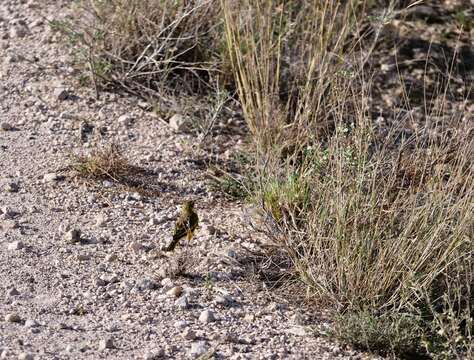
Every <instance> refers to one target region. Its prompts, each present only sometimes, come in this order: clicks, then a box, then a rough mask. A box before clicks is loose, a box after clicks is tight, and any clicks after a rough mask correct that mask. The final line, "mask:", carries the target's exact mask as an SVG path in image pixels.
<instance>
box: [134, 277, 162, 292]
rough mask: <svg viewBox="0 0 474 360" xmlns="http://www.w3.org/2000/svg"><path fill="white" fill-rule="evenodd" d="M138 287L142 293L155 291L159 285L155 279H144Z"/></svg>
mask: <svg viewBox="0 0 474 360" xmlns="http://www.w3.org/2000/svg"><path fill="white" fill-rule="evenodd" d="M137 287H138V288H139V289H140V290H142V291H143V290H155V289H157V288H158V283H157V282H156V281H155V280H153V279H150V278H144V279H142V280H140V281H139V282H138V284H137Z"/></svg>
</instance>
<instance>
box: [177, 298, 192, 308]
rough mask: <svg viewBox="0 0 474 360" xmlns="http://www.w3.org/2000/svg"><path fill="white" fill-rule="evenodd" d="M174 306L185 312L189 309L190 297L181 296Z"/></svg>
mask: <svg viewBox="0 0 474 360" xmlns="http://www.w3.org/2000/svg"><path fill="white" fill-rule="evenodd" d="M174 304H175V305H176V306H177V307H178V308H180V309H183V310H186V309H189V302H188V297H187V296H181V297H180V298H178V299H176V301H175V302H174Z"/></svg>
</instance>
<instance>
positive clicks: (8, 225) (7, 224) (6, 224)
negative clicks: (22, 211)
mask: <svg viewBox="0 0 474 360" xmlns="http://www.w3.org/2000/svg"><path fill="white" fill-rule="evenodd" d="M19 227H20V225H18V223H17V222H16V221H15V220H4V221H3V222H2V228H4V229H6V230H13V229H18V228H19Z"/></svg>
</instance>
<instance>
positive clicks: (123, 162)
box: [71, 144, 136, 183]
mask: <svg viewBox="0 0 474 360" xmlns="http://www.w3.org/2000/svg"><path fill="white" fill-rule="evenodd" d="M71 167H72V168H73V169H74V170H75V171H76V172H77V173H78V174H79V175H81V176H83V177H86V178H88V179H95V180H98V179H100V180H104V179H106V180H111V181H114V182H117V183H121V182H123V181H124V180H125V179H126V178H127V177H128V176H129V175H130V174H133V173H134V171H135V170H136V168H135V167H134V166H132V165H130V163H129V162H128V160H127V159H125V158H124V157H123V155H122V153H121V152H120V150H119V147H118V146H117V145H116V144H111V145H109V146H107V147H105V148H103V149H98V150H96V151H94V152H93V153H92V154H91V155H89V156H78V157H76V159H75V160H74V163H73V164H72V165H71Z"/></svg>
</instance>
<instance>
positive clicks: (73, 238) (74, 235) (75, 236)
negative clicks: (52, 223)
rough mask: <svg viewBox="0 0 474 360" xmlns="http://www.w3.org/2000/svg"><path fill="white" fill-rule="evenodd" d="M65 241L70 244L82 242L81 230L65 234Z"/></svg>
mask: <svg viewBox="0 0 474 360" xmlns="http://www.w3.org/2000/svg"><path fill="white" fill-rule="evenodd" d="M64 240H66V242H68V243H70V244H75V243H78V242H80V241H81V230H79V229H71V230H69V231H67V232H66V233H65V234H64Z"/></svg>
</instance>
